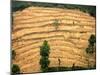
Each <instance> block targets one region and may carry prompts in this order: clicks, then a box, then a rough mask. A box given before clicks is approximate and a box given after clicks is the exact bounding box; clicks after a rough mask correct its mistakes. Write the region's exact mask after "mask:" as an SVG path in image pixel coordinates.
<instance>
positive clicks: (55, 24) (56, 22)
mask: <svg viewBox="0 0 100 75" xmlns="http://www.w3.org/2000/svg"><path fill="white" fill-rule="evenodd" d="M53 25H54V27H55V29H56V30H57V29H58V26H59V25H60V23H59V20H57V19H55V20H54V23H53Z"/></svg>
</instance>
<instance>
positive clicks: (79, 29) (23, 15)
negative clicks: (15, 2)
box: [12, 6, 96, 73]
mask: <svg viewBox="0 0 100 75" xmlns="http://www.w3.org/2000/svg"><path fill="white" fill-rule="evenodd" d="M55 20H58V23H59V26H58V29H57V30H56V29H55V26H54V25H53V24H54V22H55ZM95 26H96V25H95V18H94V17H92V16H90V15H89V14H87V13H83V12H81V11H79V10H75V9H61V8H49V7H48V8H44V7H33V6H32V7H28V8H25V9H24V10H22V11H17V12H14V13H13V30H12V49H13V50H15V51H16V58H15V60H13V63H14V64H18V65H19V67H20V69H21V72H23V73H30V72H41V70H40V64H39V61H40V46H41V45H42V43H43V41H44V40H47V41H48V44H49V45H50V49H51V50H50V56H49V60H50V65H49V67H57V66H58V65H59V63H58V59H60V60H61V65H60V66H62V67H71V66H72V65H73V63H74V64H75V65H76V66H81V67H87V66H88V61H87V56H88V55H87V54H86V51H85V49H86V47H87V46H88V39H89V37H90V35H91V34H95ZM88 58H89V63H90V65H91V66H93V65H94V64H95V55H94V56H93V55H92V56H89V57H88Z"/></svg>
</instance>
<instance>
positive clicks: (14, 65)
mask: <svg viewBox="0 0 100 75" xmlns="http://www.w3.org/2000/svg"><path fill="white" fill-rule="evenodd" d="M18 73H20V68H19V66H18V65H17V64H13V65H12V75H16V74H18Z"/></svg>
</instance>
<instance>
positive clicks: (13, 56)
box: [12, 50, 16, 59]
mask: <svg viewBox="0 0 100 75" xmlns="http://www.w3.org/2000/svg"><path fill="white" fill-rule="evenodd" d="M15 56H16V52H15V51H14V50H12V59H15Z"/></svg>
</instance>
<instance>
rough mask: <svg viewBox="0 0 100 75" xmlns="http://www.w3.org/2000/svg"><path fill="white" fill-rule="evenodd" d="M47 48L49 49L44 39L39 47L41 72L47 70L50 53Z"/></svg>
mask: <svg viewBox="0 0 100 75" xmlns="http://www.w3.org/2000/svg"><path fill="white" fill-rule="evenodd" d="M49 50H50V46H49V45H48V42H47V41H46V40H45V41H44V42H43V44H42V46H41V47H40V55H41V59H40V65H41V70H42V72H47V71H48V65H49V63H50V61H49V59H48V57H49V53H50V52H49Z"/></svg>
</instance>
